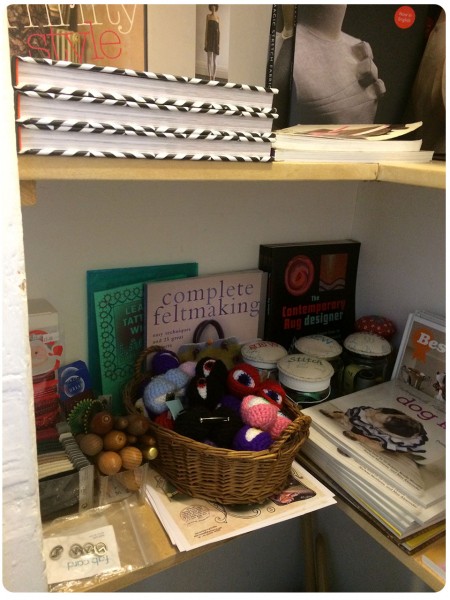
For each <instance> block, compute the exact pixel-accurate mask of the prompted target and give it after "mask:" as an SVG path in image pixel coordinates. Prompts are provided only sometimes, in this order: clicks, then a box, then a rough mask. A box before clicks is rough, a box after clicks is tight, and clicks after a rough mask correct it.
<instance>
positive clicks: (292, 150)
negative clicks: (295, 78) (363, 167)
mask: <svg viewBox="0 0 450 600" xmlns="http://www.w3.org/2000/svg"><path fill="white" fill-rule="evenodd" d="M421 126H422V122H421V121H417V122H416V123H406V124H403V125H389V124H377V125H373V124H360V125H355V124H345V125H294V126H292V127H286V128H285V129H280V130H278V131H277V132H276V134H277V137H276V140H275V142H274V145H273V146H274V159H275V160H276V161H293V162H299V161H300V162H365V163H370V162H392V161H394V162H399V161H400V162H414V163H427V162H430V161H431V160H432V159H433V152H432V151H431V150H421V147H422V140H421V139H411V138H412V137H413V136H417V133H419V134H420V127H421ZM413 132H416V133H414V134H413ZM404 136H408V137H407V139H405V138H404ZM400 137H402V139H399V138H400Z"/></svg>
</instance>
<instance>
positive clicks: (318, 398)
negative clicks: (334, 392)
mask: <svg viewBox="0 0 450 600" xmlns="http://www.w3.org/2000/svg"><path fill="white" fill-rule="evenodd" d="M333 373H334V369H333V367H332V366H331V364H330V363H329V362H328V361H326V360H323V359H321V358H314V357H313V356H308V355H307V354H289V355H287V356H285V357H284V358H282V359H281V360H280V361H278V379H279V381H280V383H281V385H282V386H283V388H284V389H285V390H286V394H287V396H289V398H290V399H291V400H293V401H294V402H296V403H297V404H299V405H300V406H308V405H310V404H318V403H320V402H323V401H324V400H327V399H328V398H329V397H330V392H331V377H332V376H333Z"/></svg>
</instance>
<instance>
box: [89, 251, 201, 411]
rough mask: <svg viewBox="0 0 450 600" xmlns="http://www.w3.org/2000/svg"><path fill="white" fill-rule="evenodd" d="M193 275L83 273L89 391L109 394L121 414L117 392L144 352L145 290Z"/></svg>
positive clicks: (184, 268)
mask: <svg viewBox="0 0 450 600" xmlns="http://www.w3.org/2000/svg"><path fill="white" fill-rule="evenodd" d="M197 275H198V263H195V262H190V263H179V264H167V265H151V266H142V267H124V268H116V269H98V270H90V271H87V273H86V279H87V304H88V364H89V372H90V375H91V379H92V388H93V390H94V391H95V392H96V393H97V394H111V395H112V406H113V409H114V411H115V412H120V411H121V390H122V387H123V385H124V384H125V383H126V382H127V381H128V380H129V379H130V378H131V376H132V373H133V368H134V363H135V361H136V358H137V356H138V355H139V353H140V352H141V351H142V350H143V349H144V348H145V337H144V327H143V320H144V313H143V299H144V284H145V283H147V282H149V281H165V280H171V279H179V278H185V277H195V276H197Z"/></svg>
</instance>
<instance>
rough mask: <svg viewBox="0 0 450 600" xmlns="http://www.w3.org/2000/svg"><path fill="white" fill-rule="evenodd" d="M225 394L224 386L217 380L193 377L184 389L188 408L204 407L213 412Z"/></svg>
mask: <svg viewBox="0 0 450 600" xmlns="http://www.w3.org/2000/svg"><path fill="white" fill-rule="evenodd" d="M224 393H225V386H224V384H223V383H222V381H220V379H219V378H215V377H211V376H209V377H198V376H195V377H193V378H192V379H191V380H190V381H189V383H188V385H187V387H186V400H187V404H188V406H190V407H192V406H205V407H206V408H209V410H214V409H215V408H216V406H217V405H218V404H219V402H220V399H221V398H222V396H223V395H224Z"/></svg>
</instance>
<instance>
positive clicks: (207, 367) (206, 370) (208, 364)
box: [203, 360, 216, 377]
mask: <svg viewBox="0 0 450 600" xmlns="http://www.w3.org/2000/svg"><path fill="white" fill-rule="evenodd" d="M215 363H216V361H215V360H207V361H205V362H204V364H203V374H204V375H205V377H208V375H209V374H210V373H211V371H212V370H213V368H214V365H215Z"/></svg>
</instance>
